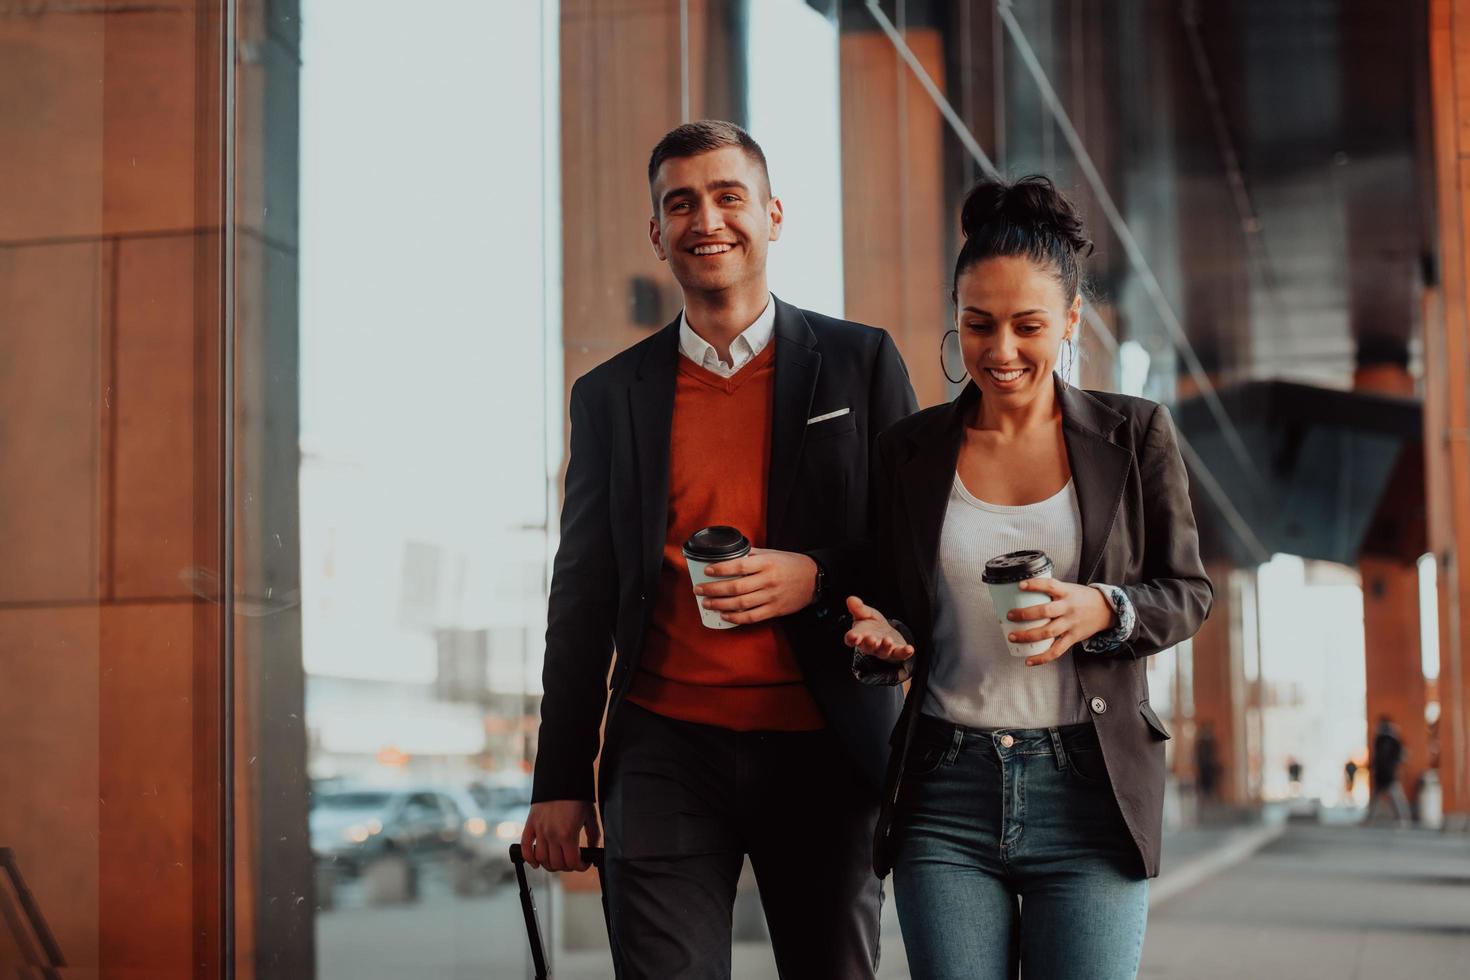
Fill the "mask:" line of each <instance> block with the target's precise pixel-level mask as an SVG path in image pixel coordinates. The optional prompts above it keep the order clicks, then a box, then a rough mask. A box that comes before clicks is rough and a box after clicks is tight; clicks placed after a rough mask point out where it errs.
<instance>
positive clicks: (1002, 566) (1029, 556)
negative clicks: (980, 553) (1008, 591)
mask: <svg viewBox="0 0 1470 980" xmlns="http://www.w3.org/2000/svg"><path fill="white" fill-rule="evenodd" d="M1050 574H1051V559H1050V558H1048V557H1046V552H1044V551H1012V552H1010V553H1009V554H1005V555H997V556H996V557H994V558H992V559H990V560H989V561H988V562H986V563H985V574H983V575H981V576H980V580H981V581H982V582H985V583H987V584H992V585H1009V584H1010V583H1012V582H1024V581H1026V580H1027V579H1028V578H1037V577H1038V576H1044V575H1050Z"/></svg>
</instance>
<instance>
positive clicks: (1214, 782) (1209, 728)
mask: <svg viewBox="0 0 1470 980" xmlns="http://www.w3.org/2000/svg"><path fill="white" fill-rule="evenodd" d="M1194 773H1195V786H1196V788H1197V789H1198V790H1199V798H1200V801H1201V802H1208V801H1211V800H1213V799H1215V793H1216V790H1217V789H1218V787H1219V784H1220V752H1219V746H1218V745H1217V744H1216V742H1215V728H1214V726H1213V725H1211V724H1210V723H1209V722H1208V721H1202V722H1200V726H1199V733H1198V734H1197V735H1195V737H1194Z"/></svg>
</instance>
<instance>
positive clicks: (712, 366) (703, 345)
mask: <svg viewBox="0 0 1470 980" xmlns="http://www.w3.org/2000/svg"><path fill="white" fill-rule="evenodd" d="M775 332H776V304H775V302H774V301H773V300H771V299H769V298H768V299H767V300H766V308H765V310H764V312H762V313H761V315H760V316H758V317H756V318H755V322H754V323H752V324H751V325H750V326H748V327H746V328H745V329H744V330H742V331H741V332H740V336H738V337H736V338H735V340H734V341H733V342H731V344H730V360H731V363H730V364H726V363H725V362H724V361H722V360H720V355H719V354H718V353H717V352H716V351H715V348H714V345H713V344H711V343H710V342H709V341H707V340H705V339H704V338H703V337H701V336H700V335H699V334H697V333H695V332H694V328H693V327H691V326H689V318H688V317H687V316H685V315H684V313H683V312H680V314H679V353H681V354H683V355H684V356H685V357H687V358H689V359H690V360H691V361H693V362H694V363H695V364H698V365H699V366H700V367H702V368H704V369H705V370H707V371H710V372H712V373H714V374H718V375H719V376H720V377H722V378H733V377H734V376H735V374H736V372H738V371H739V370H740V369H741V368H743V367H745V365H747V364H749V363H750V359H751V358H753V357H755V355H757V354H759V353H760V352H761V351H763V350H765V349H766V345H767V344H769V343H770V342H771V337H772V336H773V335H774V334H775Z"/></svg>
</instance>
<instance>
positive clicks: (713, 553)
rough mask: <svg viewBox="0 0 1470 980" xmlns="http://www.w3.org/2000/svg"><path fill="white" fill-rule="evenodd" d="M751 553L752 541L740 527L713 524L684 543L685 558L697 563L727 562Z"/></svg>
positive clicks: (701, 529) (696, 532) (695, 533)
mask: <svg viewBox="0 0 1470 980" xmlns="http://www.w3.org/2000/svg"><path fill="white" fill-rule="evenodd" d="M749 551H750V541H749V540H747V539H746V537H745V535H743V534H741V533H740V529H739V528H738V527H730V526H729V525H728V524H712V525H710V526H709V527H703V528H700V529H699V530H698V531H695V532H694V533H693V534H692V535H690V536H689V540H688V541H685V542H684V557H685V558H693V559H696V560H697V561H725V560H727V559H730V558H740V557H742V556H743V555H745V554H747V553H748V552H749Z"/></svg>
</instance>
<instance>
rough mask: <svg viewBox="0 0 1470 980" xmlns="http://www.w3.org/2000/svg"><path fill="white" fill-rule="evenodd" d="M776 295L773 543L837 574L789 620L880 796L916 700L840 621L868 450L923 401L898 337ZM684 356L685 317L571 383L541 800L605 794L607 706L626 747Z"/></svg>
mask: <svg viewBox="0 0 1470 980" xmlns="http://www.w3.org/2000/svg"><path fill="white" fill-rule="evenodd" d="M773 302H774V303H775V304H776V324H775V335H774V337H773V338H772V341H771V342H772V343H774V344H775V345H776V351H775V360H776V383H775V394H774V412H773V423H772V424H773V432H772V439H771V460H770V478H769V480H770V482H769V484H768V486H767V516H766V531H767V533H766V540H765V542H764V546H765V547H767V548H773V549H779V550H782V551H798V552H805V553H807V554H809V555H811V556H812V557H813V558H815V559H816V560H817V561H818V562H819V563H821V565H822V566H823V567H824V568H825V569H826V570H827V583H826V589H825V590H824V594H823V600H822V602H820V603H818V604H817V605H814V606H812V607H810V608H809V609H807V610H805V611H803V612H801V613H798V614H795V615H792V616H787V617H785V619H784V620H783V625H784V626H785V627H786V629H787V631H788V636H789V637H790V639H791V645H792V649H793V651H794V652H795V654H796V657H797V661H798V663H799V664H800V666H801V670H802V673H803V674H804V675H805V678H806V682H807V686H808V688H809V689H810V690H811V692H812V695H813V697H814V699H815V700H816V702H817V705H818V706H819V707H820V708H821V710H822V713H823V716H824V717H825V719H826V721H827V723H828V726H829V727H830V728H831V729H832V730H833V731H834V732H835V733H836V734H837V735H838V736H839V737H840V738H841V740H842V742H843V744H844V745H845V746H846V747H847V748H848V750H849V751H850V752H851V754H852V756H853V759H854V761H855V762H856V763H858V765H859V767H860V771H861V772H863V773H864V774H865V776H866V778H867V780H868V782H869V783H870V784H871V788H872V791H873V796H874V799H875V800H876V798H877V795H878V790H879V787H880V786H881V785H882V777H883V768H884V766H885V764H886V762H887V756H888V735H889V733H890V732H891V731H892V730H893V726H894V723H895V722H896V721H897V718H898V711H899V707H900V701H901V699H900V696H899V692H898V690H897V689H894V688H886V689H885V688H874V687H864V686H862V685H859V684H856V683H854V682H853V680H852V675H851V673H850V666H851V664H850V660H849V658H848V657H847V656H845V653H846V651H845V648H844V647H843V646H842V642H841V630H840V628H839V627H838V625H837V624H838V621H839V620H840V619H841V615H840V614H841V612H842V606H843V602H844V599H845V597H846V596H847V595H848V590H849V588H850V587H851V585H852V583H853V582H854V580H855V574H854V572H855V567H854V566H855V563H856V562H857V560H858V557H859V555H860V554H861V553H862V539H863V537H864V536H865V535H866V533H867V527H868V456H869V452H870V450H871V447H872V444H873V441H874V439H875V438H876V437H877V435H878V433H879V432H881V431H883V430H884V429H886V428H887V427H888V426H889V425H891V424H893V423H894V422H896V421H897V420H899V419H900V418H903V417H904V416H906V415H909V414H911V413H912V412H913V411H914V410H915V409H916V404H915V401H914V393H913V388H912V387H911V386H910V384H909V379H908V372H907V370H906V369H905V367H904V364H903V360H902V359H901V358H900V357H899V354H898V350H897V348H896V347H894V344H893V340H892V338H890V337H889V336H888V334H887V333H886V332H884V331H882V330H878V329H875V328H873V327H866V326H861V325H859V324H855V323H848V322H846V321H843V320H836V319H833V318H832V317H827V316H822V315H821V314H819V313H812V312H810V311H807V310H800V309H797V308H796V307H794V306H791V305H789V304H787V303H783V302H781V301H780V300H779V299H774V300H773ZM679 357H680V354H679V321H678V319H675V320H674V322H672V323H670V324H669V325H668V326H666V327H664V328H663V329H662V330H660V331H659V332H658V333H656V334H654V335H653V336H652V337H649V338H648V339H647V340H644V341H642V342H641V343H638V344H635V345H634V346H632V347H630V348H629V349H627V350H625V351H623V352H622V353H621V354H618V355H617V356H615V357H613V358H612V359H611V360H608V361H607V362H605V363H603V364H601V365H599V366H598V367H596V368H594V369H593V370H592V371H589V372H588V373H587V374H586V375H585V376H583V377H582V378H580V379H578V381H577V382H576V384H574V385H573V386H572V394H571V406H570V414H571V426H572V428H571V456H570V458H569V460H568V463H567V476H566V491H565V495H564V498H563V503H562V516H561V543H560V545H559V546H558V548H557V552H556V560H555V563H554V565H553V566H552V575H551V594H550V597H549V600H548V613H547V627H546V662H545V669H544V672H543V686H544V691H545V694H544V697H543V699H542V702H541V732H540V738H539V745H538V749H537V758H536V775H535V784H534V788H533V799H534V800H536V801H537V802H540V801H543V800H591V799H594V796H593V777H592V764H593V760H594V759H595V758H596V757H597V753H598V748H599V744H598V743H599V738H598V735H599V727H600V723H601V722H602V720H603V708H604V706H606V707H607V726H606V733H607V734H606V739H605V741H606V744H607V746H608V747H609V749H610V750H611V749H612V747H613V746H615V744H616V739H617V728H618V709H619V706H620V705H621V703H622V701H623V698H624V696H625V695H626V693H627V691H628V687H629V685H630V684H631V682H632V680H633V676H634V674H635V673H636V671H637V669H638V660H639V656H640V655H641V653H642V650H643V641H644V636H645V635H646V633H647V630H648V626H649V622H650V619H651V616H652V613H653V607H654V599H655V593H656V590H657V588H658V577H659V564H660V562H661V561H662V556H663V545H664V539H665V537H666V536H667V533H668V499H669V439H670V432H671V426H672V424H673V417H674V383H675V377H676V374H677V371H678V358H679ZM844 409H846V410H847V411H846V412H845V414H833V413H839V412H842V411H843V410H844ZM827 415H830V416H831V417H830V418H827V419H825V420H823V421H819V422H810V424H808V423H809V420H812V419H816V418H820V417H821V416H827ZM736 424H738V423H736ZM729 464H730V466H731V467H738V466H741V465H756V464H755V462H754V461H749V462H744V461H741V460H730V461H729ZM716 516H717V515H713V514H712V515H710V518H711V520H712V521H713V520H714V519H715V518H716ZM614 648H616V650H617V662H616V666H614V667H613V669H612V673H611V698H610V700H609V673H608V668H609V664H610V663H611V661H612V656H613V650H614Z"/></svg>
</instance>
